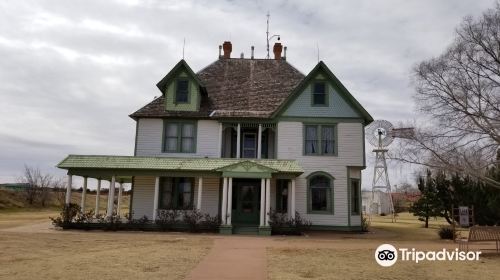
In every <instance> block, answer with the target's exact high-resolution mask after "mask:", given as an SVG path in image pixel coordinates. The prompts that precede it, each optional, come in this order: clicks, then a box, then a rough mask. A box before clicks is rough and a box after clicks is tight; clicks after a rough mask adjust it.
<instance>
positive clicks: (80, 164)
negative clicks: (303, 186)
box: [57, 155, 304, 176]
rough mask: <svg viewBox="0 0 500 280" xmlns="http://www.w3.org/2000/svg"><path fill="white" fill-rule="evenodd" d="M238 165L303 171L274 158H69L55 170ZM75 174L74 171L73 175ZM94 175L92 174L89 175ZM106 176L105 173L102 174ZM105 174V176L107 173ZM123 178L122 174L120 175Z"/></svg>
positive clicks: (205, 168) (211, 169)
mask: <svg viewBox="0 0 500 280" xmlns="http://www.w3.org/2000/svg"><path fill="white" fill-rule="evenodd" d="M238 164H245V165H247V166H248V165H252V166H260V167H262V168H264V169H266V170H268V172H270V173H289V174H297V175H299V174H301V173H303V172H304V171H303V170H302V168H301V167H300V166H299V165H298V164H297V162H296V161H295V160H276V159H232V158H169V157H141V156H104V155H69V156H67V157H66V158H65V159H64V160H62V161H61V162H60V163H59V164H58V165H57V167H58V168H61V169H67V170H68V171H69V173H70V174H74V175H81V174H82V172H83V171H84V170H94V171H97V170H98V171H100V172H98V173H101V174H102V172H106V171H110V172H116V174H117V175H119V174H123V171H125V170H126V171H129V172H127V174H130V175H133V174H134V171H149V172H154V171H170V172H193V171H194V172H203V173H212V172H217V173H220V172H221V171H223V170H224V169H226V168H232V167H233V166H235V165H238ZM73 171H78V172H73ZM92 173H95V172H92ZM106 173H107V172H106ZM108 174H109V173H108ZM124 175H125V174H124ZM89 176H91V175H90V174H89Z"/></svg>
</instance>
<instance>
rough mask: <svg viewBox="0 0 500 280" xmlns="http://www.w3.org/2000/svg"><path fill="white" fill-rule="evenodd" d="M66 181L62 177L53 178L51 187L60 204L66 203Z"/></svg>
mask: <svg viewBox="0 0 500 280" xmlns="http://www.w3.org/2000/svg"><path fill="white" fill-rule="evenodd" d="M65 186H66V181H65V179H64V178H57V179H54V180H53V183H52V188H53V191H54V193H55V196H56V200H57V203H58V204H59V205H60V206H64V204H66V187H65Z"/></svg>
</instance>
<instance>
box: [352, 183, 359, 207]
mask: <svg viewBox="0 0 500 280" xmlns="http://www.w3.org/2000/svg"><path fill="white" fill-rule="evenodd" d="M359 196H360V190H359V180H357V179H351V215H359V213H360V203H359Z"/></svg>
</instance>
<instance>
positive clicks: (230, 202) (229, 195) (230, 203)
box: [227, 177, 233, 225]
mask: <svg viewBox="0 0 500 280" xmlns="http://www.w3.org/2000/svg"><path fill="white" fill-rule="evenodd" d="M232 208H233V178H232V177H229V184H228V190H227V224H228V225H231V210H232Z"/></svg>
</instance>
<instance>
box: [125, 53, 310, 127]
mask: <svg viewBox="0 0 500 280" xmlns="http://www.w3.org/2000/svg"><path fill="white" fill-rule="evenodd" d="M196 76H197V78H198V79H199V80H200V81H201V82H202V83H203V85H204V89H205V91H203V93H202V99H201V104H200V110H199V111H197V112H186V111H166V110H165V105H164V104H165V103H164V101H165V100H164V96H161V97H159V98H157V99H155V100H154V101H152V102H151V103H149V104H147V105H146V106H144V107H143V108H141V109H139V110H138V111H136V112H135V113H133V114H131V115H130V117H132V118H140V117H172V116H174V117H196V118H200V117H238V118H249V117H250V118H269V117H270V116H271V115H272V114H273V112H275V111H276V110H277V109H278V108H279V106H280V105H281V104H282V103H283V102H284V101H285V99H286V98H287V97H288V96H289V95H290V94H291V92H292V91H293V90H294V89H295V88H296V87H297V85H298V84H299V83H300V82H301V81H302V79H304V75H303V74H302V73H300V72H299V71H298V70H297V69H295V68H294V67H293V66H292V65H290V64H289V63H288V62H286V60H274V59H234V58H231V59H219V60H217V61H215V62H214V63H212V64H210V65H208V66H207V67H205V68H204V69H202V70H201V71H199V72H198V73H196Z"/></svg>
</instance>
